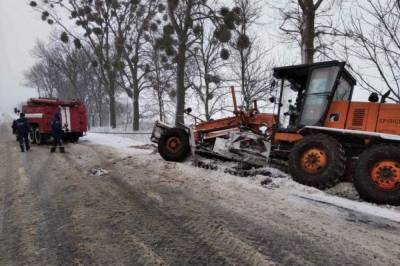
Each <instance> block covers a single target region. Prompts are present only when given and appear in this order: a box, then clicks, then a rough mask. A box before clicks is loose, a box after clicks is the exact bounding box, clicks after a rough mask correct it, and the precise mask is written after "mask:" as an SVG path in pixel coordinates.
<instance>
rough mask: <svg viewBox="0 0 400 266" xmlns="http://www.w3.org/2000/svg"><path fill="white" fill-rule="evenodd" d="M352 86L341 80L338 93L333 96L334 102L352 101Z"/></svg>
mask: <svg viewBox="0 0 400 266" xmlns="http://www.w3.org/2000/svg"><path fill="white" fill-rule="evenodd" d="M350 94H351V85H350V84H349V83H348V82H347V80H345V79H343V78H341V79H340V82H339V85H338V87H337V89H336V93H335V95H334V96H333V101H350Z"/></svg>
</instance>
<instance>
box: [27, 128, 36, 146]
mask: <svg viewBox="0 0 400 266" xmlns="http://www.w3.org/2000/svg"><path fill="white" fill-rule="evenodd" d="M35 131H36V128H35V127H32V128H31V131H29V134H28V138H29V142H30V143H31V144H36V138H35Z"/></svg>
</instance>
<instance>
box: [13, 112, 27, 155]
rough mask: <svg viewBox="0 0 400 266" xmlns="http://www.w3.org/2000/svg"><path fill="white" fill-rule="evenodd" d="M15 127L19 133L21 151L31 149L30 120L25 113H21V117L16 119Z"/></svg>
mask: <svg viewBox="0 0 400 266" xmlns="http://www.w3.org/2000/svg"><path fill="white" fill-rule="evenodd" d="M15 129H16V133H17V138H18V141H19V146H20V147H21V152H24V151H25V149H26V151H29V150H30V149H31V147H30V145H29V139H28V135H29V131H30V130H31V128H30V126H29V122H28V120H26V118H25V114H24V113H21V114H20V115H19V119H17V120H16V121H15Z"/></svg>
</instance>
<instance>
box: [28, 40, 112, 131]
mask: <svg viewBox="0 0 400 266" xmlns="http://www.w3.org/2000/svg"><path fill="white" fill-rule="evenodd" d="M82 49H85V47H82ZM32 54H33V55H34V56H35V58H36V59H37V62H36V63H35V65H34V66H33V67H31V68H30V69H29V70H28V71H27V72H26V74H25V84H26V85H27V86H30V87H34V88H37V90H38V92H39V96H42V97H49V98H53V97H58V98H61V99H80V100H81V101H83V102H84V103H85V105H86V106H87V108H88V111H89V114H90V116H91V117H89V118H90V121H91V122H93V123H92V125H94V124H95V122H94V121H95V120H97V121H99V125H100V126H102V125H103V121H104V111H105V108H104V106H107V105H108V98H107V95H106V92H105V90H104V89H103V87H102V82H101V81H99V79H98V78H97V77H98V75H97V74H96V71H97V69H96V68H94V67H93V66H92V62H91V60H90V58H88V57H87V56H86V54H85V53H84V52H83V51H82V50H77V49H75V48H74V47H72V46H71V45H63V44H60V43H59V42H57V41H51V42H50V43H49V44H44V43H43V42H38V43H37V44H36V46H35V47H34V49H33V51H32ZM96 115H97V116H98V117H97V119H96V117H95V116H96Z"/></svg>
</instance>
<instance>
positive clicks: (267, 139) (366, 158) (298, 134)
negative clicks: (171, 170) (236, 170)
mask: <svg viewBox="0 0 400 266" xmlns="http://www.w3.org/2000/svg"><path fill="white" fill-rule="evenodd" d="M274 77H275V78H276V79H278V80H279V81H280V86H279V88H277V90H276V91H277V95H276V96H275V97H272V98H271V101H272V102H275V104H276V106H277V108H276V110H277V112H276V114H275V113H274V114H259V113H258V111H254V110H256V109H257V108H254V110H250V111H247V112H243V113H242V116H241V115H240V114H241V113H240V112H239V111H237V110H236V108H235V112H234V113H235V117H233V118H227V119H221V120H215V121H211V122H204V123H198V124H196V125H194V126H193V127H186V126H183V125H182V127H169V126H167V125H164V124H160V123H157V124H156V126H155V129H154V133H153V137H152V139H153V141H155V142H157V143H158V147H159V151H160V154H161V155H162V157H163V158H164V159H166V160H170V161H182V160H184V159H185V158H186V157H188V156H189V155H190V152H192V154H195V153H197V152H198V154H201V155H203V154H202V151H203V150H206V151H207V152H208V153H209V154H207V152H205V155H210V154H211V155H215V156H216V157H218V155H219V154H220V152H216V151H215V146H218V145H217V143H218V142H219V141H218V139H219V138H225V139H231V140H233V142H231V143H230V144H229V145H228V147H230V148H231V147H232V145H233V144H234V143H235V141H237V140H239V142H238V143H236V146H235V147H236V152H237V153H239V154H240V151H241V149H243V150H245V151H246V152H247V153H246V154H241V156H242V158H250V159H249V160H250V162H255V161H257V160H255V159H254V156H256V155H260V154H261V155H262V156H263V157H261V158H263V159H264V158H265V160H264V164H265V165H268V164H270V165H272V166H280V167H284V168H285V169H287V170H288V172H289V173H290V174H291V175H292V177H293V179H294V180H295V181H297V182H299V183H301V184H304V185H309V186H313V187H316V188H319V189H326V188H330V187H333V186H335V185H336V184H338V183H339V182H341V181H343V180H344V179H345V177H347V178H351V179H352V180H353V182H354V185H355V188H356V189H357V191H358V192H359V194H360V196H361V198H363V199H365V200H367V201H371V202H375V203H379V204H392V205H400V105H399V104H394V103H387V102H386V100H387V99H388V97H389V96H390V93H389V92H388V93H386V94H384V95H383V96H381V97H379V96H378V95H377V94H375V93H372V94H371V96H370V97H369V99H368V101H366V102H355V101H352V96H353V91H354V86H355V85H356V80H355V79H354V78H353V76H352V75H351V74H350V73H349V72H348V71H347V70H346V68H345V63H344V62H338V61H329V62H322V63H315V64H308V65H296V66H287V67H279V68H275V69H274ZM235 106H236V105H235ZM257 115H259V116H260V118H261V117H262V118H261V119H259V120H257V119H255V117H256V116H257ZM230 119H231V120H232V121H236V122H237V124H236V125H235V126H233V125H232V127H231V128H227V130H228V133H227V134H222V133H221V135H220V132H219V131H220V130H219V126H220V125H222V124H223V122H224V121H228V120H230ZM249 119H250V120H249ZM251 119H253V120H252V121H256V123H249V121H251ZM228 124H229V123H228ZM262 128H267V129H266V130H264V131H263V130H262ZM204 129H206V131H203V130H204ZM214 129H215V130H214ZM217 129H218V130H217ZM221 130H226V129H225V128H223V129H221ZM217 132H218V133H217ZM249 132H251V134H250V135H248V136H247V135H246V133H249ZM214 133H216V134H214ZM236 134H238V135H240V134H243V135H244V136H242V138H240V137H234V135H236ZM262 142H263V143H270V145H271V146H270V149H268V153H263V152H261V149H260V147H261V146H263V145H260V144H261V143H262ZM232 143H233V144H232ZM256 144H258V145H256ZM233 146H234V145H233ZM267 146H268V145H267V144H266V145H265V146H264V147H267ZM166 151H167V152H166ZM233 151H234V152H235V149H234V150H233ZM173 154H174V156H171V155H173ZM248 154H251V155H253V157H251V156H250V157H246V156H247V155H248ZM238 158H240V157H238ZM238 158H236V159H238ZM238 160H240V159H238ZM256 164H257V166H259V167H261V165H258V163H253V164H251V163H250V164H249V165H250V166H254V167H256ZM249 165H247V166H249Z"/></svg>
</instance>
